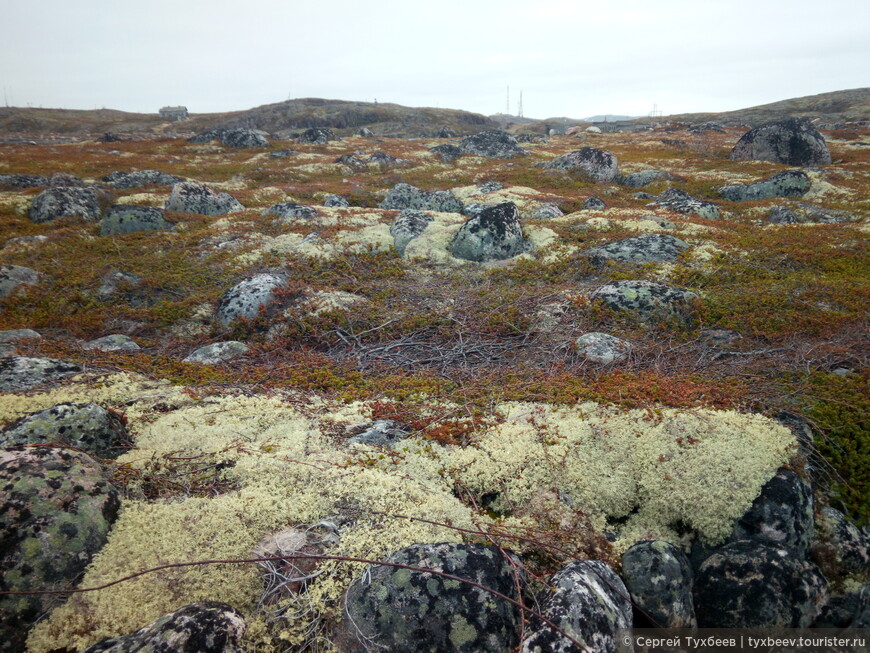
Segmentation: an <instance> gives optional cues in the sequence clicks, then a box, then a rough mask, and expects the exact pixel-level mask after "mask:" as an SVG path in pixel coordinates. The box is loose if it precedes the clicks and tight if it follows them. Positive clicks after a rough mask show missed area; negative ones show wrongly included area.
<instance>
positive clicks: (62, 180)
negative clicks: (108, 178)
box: [48, 172, 87, 188]
mask: <svg viewBox="0 0 870 653" xmlns="http://www.w3.org/2000/svg"><path fill="white" fill-rule="evenodd" d="M48 184H49V185H50V186H51V187H52V188H60V187H61V186H73V187H78V188H84V187H85V186H86V185H87V184H85V180H84V179H82V178H81V177H77V176H76V175H74V174H71V173H69V172H55V173H54V174H53V175H52V176H51V178H50V179H49V180H48Z"/></svg>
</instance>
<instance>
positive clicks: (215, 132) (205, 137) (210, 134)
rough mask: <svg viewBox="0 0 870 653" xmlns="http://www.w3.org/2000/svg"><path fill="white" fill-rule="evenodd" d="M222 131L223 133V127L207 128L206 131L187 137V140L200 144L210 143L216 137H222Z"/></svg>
mask: <svg viewBox="0 0 870 653" xmlns="http://www.w3.org/2000/svg"><path fill="white" fill-rule="evenodd" d="M222 133H223V130H222V129H207V130H206V131H204V132H200V133H199V134H196V135H195V136H191V137H190V138H188V139H187V142H188V143H198V144H202V143H210V142H211V141H213V140H215V139H216V138H220V137H221V134H222Z"/></svg>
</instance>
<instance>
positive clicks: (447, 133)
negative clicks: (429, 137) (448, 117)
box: [436, 127, 459, 138]
mask: <svg viewBox="0 0 870 653" xmlns="http://www.w3.org/2000/svg"><path fill="white" fill-rule="evenodd" d="M457 136H459V134H457V133H456V132H455V131H453V130H452V129H450V128H449V127H442V128H441V129H439V130H438V134H437V135H436V138H456V137H457Z"/></svg>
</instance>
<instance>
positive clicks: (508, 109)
mask: <svg viewBox="0 0 870 653" xmlns="http://www.w3.org/2000/svg"><path fill="white" fill-rule="evenodd" d="M504 113H505V115H506V116H509V115H511V87H510V85H508V87H507V102H506V103H505V107H504Z"/></svg>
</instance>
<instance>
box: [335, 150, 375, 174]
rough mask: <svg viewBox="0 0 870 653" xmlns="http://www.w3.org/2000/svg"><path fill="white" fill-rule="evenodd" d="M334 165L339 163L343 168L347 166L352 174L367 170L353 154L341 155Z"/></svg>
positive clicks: (361, 161) (364, 163) (363, 162)
mask: <svg viewBox="0 0 870 653" xmlns="http://www.w3.org/2000/svg"><path fill="white" fill-rule="evenodd" d="M335 162H336V163H340V164H341V165H343V166H347V167H348V168H350V169H351V170H352V171H353V172H362V171H363V170H368V165H366V162H365V161H363V160H362V159H361V158H359V157H358V156H355V155H353V154H342V155H341V156H340V157H338V158H337V159H336V160H335Z"/></svg>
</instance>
